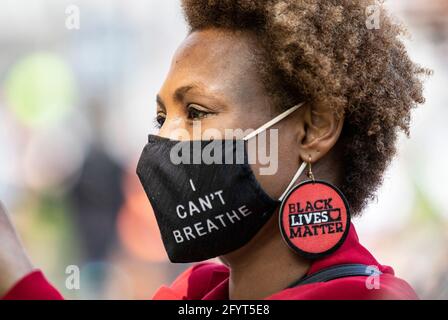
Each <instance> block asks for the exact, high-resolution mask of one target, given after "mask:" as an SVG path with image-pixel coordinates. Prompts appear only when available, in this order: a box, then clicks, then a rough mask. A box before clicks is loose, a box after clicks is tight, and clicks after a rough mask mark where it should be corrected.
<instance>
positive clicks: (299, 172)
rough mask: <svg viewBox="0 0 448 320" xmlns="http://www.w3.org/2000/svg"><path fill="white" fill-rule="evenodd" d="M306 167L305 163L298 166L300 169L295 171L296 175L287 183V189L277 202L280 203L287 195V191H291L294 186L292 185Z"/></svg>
mask: <svg viewBox="0 0 448 320" xmlns="http://www.w3.org/2000/svg"><path fill="white" fill-rule="evenodd" d="M306 166H307V163H306V162H305V161H304V162H302V164H301V165H300V167H299V169H298V170H297V172H296V174H295V175H294V177H293V178H292V180H291V182H290V183H289V185H288V187H287V188H286V190H285V191H284V192H283V194H282V195H281V196H280V198H278V200H279V201H280V202H281V201H283V199H284V198H285V196H286V194H287V193H288V191H289V189H291V188H292V186H293V185H294V183H295V182H296V181H297V179H299V177H300V175H301V174H302V173H303V171H304V170H305V168H306Z"/></svg>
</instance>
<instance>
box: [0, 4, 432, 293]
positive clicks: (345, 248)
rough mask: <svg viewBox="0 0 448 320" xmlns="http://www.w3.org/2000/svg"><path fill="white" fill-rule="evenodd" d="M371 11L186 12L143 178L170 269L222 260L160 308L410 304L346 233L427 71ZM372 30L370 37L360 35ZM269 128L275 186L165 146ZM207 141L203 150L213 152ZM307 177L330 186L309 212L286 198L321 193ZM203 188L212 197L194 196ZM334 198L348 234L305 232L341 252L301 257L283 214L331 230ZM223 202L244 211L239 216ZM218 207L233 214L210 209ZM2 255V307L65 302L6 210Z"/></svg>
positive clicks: (224, 7) (330, 7)
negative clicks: (182, 156) (175, 304)
mask: <svg viewBox="0 0 448 320" xmlns="http://www.w3.org/2000/svg"><path fill="white" fill-rule="evenodd" d="M372 5H374V1H370V0H359V1H350V0H335V1H317V0H316V1H293V0H267V1H251V0H233V1H231V0H224V1H211V0H184V1H183V8H184V11H185V15H186V18H187V21H188V24H189V26H190V28H191V31H190V33H189V35H188V37H187V38H186V39H185V41H184V42H183V43H182V44H181V46H180V47H179V49H178V50H177V52H176V54H175V56H174V58H173V62H172V65H171V69H170V71H169V73H168V76H167V78H166V80H165V82H164V84H163V86H162V88H161V90H160V92H159V95H158V97H157V118H156V120H157V123H158V126H159V128H160V130H159V134H158V137H157V136H150V139H149V142H148V145H147V147H146V148H145V150H144V152H143V154H142V158H141V160H140V163H139V167H138V174H139V177H140V179H141V182H142V184H143V186H144V188H145V191H146V192H147V194H148V197H149V199H150V201H151V204H152V206H153V208H154V211H155V214H156V216H157V219H158V222H159V227H160V229H161V233H162V237H163V240H164V244H165V247H166V249H167V252H168V255H169V257H170V259H171V260H172V261H173V262H192V261H202V260H206V259H208V258H212V257H216V256H219V258H220V260H221V261H222V262H223V263H222V264H215V263H200V264H197V265H195V266H193V267H191V268H190V269H188V270H187V271H185V272H184V273H183V274H182V275H180V276H179V278H178V279H177V280H176V281H175V282H174V283H173V284H171V285H170V286H163V287H162V288H160V290H159V291H158V292H157V293H156V295H155V296H154V298H155V299H204V300H207V299H416V298H417V296H416V294H415V292H414V291H413V289H412V288H411V287H410V286H409V285H408V284H407V283H406V282H405V281H404V280H401V279H399V278H397V277H395V276H394V272H393V269H392V268H391V267H388V266H384V265H381V264H380V263H378V262H377V261H376V260H375V258H374V257H373V256H372V255H371V254H370V253H369V252H368V251H367V250H366V249H365V248H364V247H363V246H362V245H361V244H360V243H359V242H358V237H357V235H356V231H355V229H354V226H353V225H352V224H350V220H349V218H350V215H351V216H357V215H359V214H361V212H362V210H363V208H364V207H365V205H366V203H367V202H368V200H369V199H372V198H373V197H374V193H375V191H376V189H377V188H378V186H379V184H380V182H381V180H382V177H383V174H384V171H385V169H386V167H387V165H388V164H389V163H390V162H391V159H392V157H393V156H394V154H395V151H396V140H397V134H398V132H399V131H400V130H401V131H404V132H405V133H406V134H408V132H409V121H410V112H411V109H412V108H414V107H416V106H417V105H418V104H422V103H423V102H424V98H423V96H422V83H421V80H420V76H421V75H424V74H426V73H428V71H427V70H425V69H423V68H420V67H419V66H417V65H415V64H414V63H413V62H412V61H411V60H410V59H409V57H408V54H407V52H406V50H405V48H404V46H403V44H402V42H401V41H400V39H399V37H400V35H401V33H402V31H403V30H402V29H401V27H399V26H398V25H396V24H394V23H393V22H392V21H391V19H390V18H389V17H388V16H387V13H386V12H385V11H384V10H383V9H382V8H379V7H376V6H374V7H372ZM369 12H375V13H376V14H375V15H372V16H368V14H369ZM375 18H377V19H379V21H376V22H378V23H379V28H375V27H372V26H374V24H370V23H371V20H369V19H375ZM374 22H375V21H374ZM279 114H280V115H281V116H280V117H277V116H278V115H279ZM272 119H274V120H275V121H273V122H272V121H271V120H272ZM266 123H268V124H269V126H265V127H262V130H259V131H257V133H258V134H259V133H260V132H265V131H266V132H267V131H269V132H271V131H272V130H273V129H276V130H277V133H278V139H277V141H278V143H276V141H275V140H272V139H274V138H273V137H275V136H272V135H270V136H269V142H268V148H270V147H271V146H272V145H274V144H275V146H276V148H278V152H276V155H277V156H278V170H274V173H271V174H261V172H262V170H260V169H261V167H262V163H260V161H256V162H254V163H252V164H251V166H250V169H248V167H247V163H246V162H247V159H246V155H245V157H244V158H245V159H246V160H245V163H244V164H243V165H242V166H239V167H238V166H235V165H233V166H227V165H226V166H218V165H202V164H196V165H193V166H192V165H190V166H188V165H185V164H179V163H177V164H173V163H172V162H173V161H172V160H173V159H172V158H171V159H170V158H168V157H169V154H170V153H169V150H172V149H173V147H174V145H175V143H174V142H175V141H174V139H168V138H173V136H174V137H179V136H181V138H179V139H178V140H181V141H184V142H187V144H188V143H189V141H190V140H195V138H193V139H192V138H191V136H192V135H193V131H194V130H195V128H196V126H197V125H198V124H200V133H204V132H206V131H208V130H211V129H213V130H214V132H215V133H216V132H218V133H223V132H224V131H225V130H226V129H241V130H243V131H245V130H247V129H252V128H259V127H260V126H262V125H263V124H266ZM267 127H269V128H267ZM179 132H182V134H181V135H179ZM187 136H189V137H190V138H188V137H187ZM243 136H244V135H242V134H239V135H237V138H238V139H240V138H242V137H243ZM254 136H255V134H252V135H251V136H250V138H251V139H254ZM246 138H248V137H247V136H246ZM255 139H258V138H255ZM201 140H203V141H202V142H205V143H202V144H201V145H200V147H199V148H200V150H201V151H204V149H205V148H207V145H208V144H209V142H210V141H211V140H210V139H207V138H204V137H203V136H202V138H201ZM246 140H247V141H249V140H250V139H246ZM234 141H235V140H234ZM176 145H177V144H176ZM232 148H233V149H231V151H232V152H235V148H234V146H232ZM228 150H229V149H224V150H223V151H225V152H227V151H228ZM270 150H272V149H270ZM187 152H188V151H187ZM171 155H172V154H171ZM233 155H234V154H232V156H233ZM170 161H171V163H170ZM311 164H312V166H311ZM305 168H308V170H307V171H308V176H307V175H306V174H303V173H302V172H303V171H304V169H305ZM243 176H244V178H242V177H243ZM191 177H194V178H191ZM315 178H316V180H314V179H315ZM232 179H233V180H232ZM238 179H240V180H238ZM317 179H319V181H320V180H321V181H325V185H327V186H329V190H330V191H329V192H332V195H333V196H332V197H327V198H326V199H319V200H316V199H314V200H315V201H314V202H312V201H306V205H307V207H306V208H304V207H301V205H302V204H301V203H300V202H294V203H292V202H291V201H290V200H291V199H292V198H291V197H292V196H300V195H301V193H300V192H298V190H302V191H303V189H301V188H303V187H304V185H303V184H302V182H303V181H304V180H310V181H311V182H312V183H311V184H307V185H308V186H315V185H314V183H315V182H316V183H317V185H319V186H320V188H321V189H319V191H318V192H317V193H319V192H321V191H322V190H323V189H322V188H323V185H324V184H319V182H318V180H317ZM235 181H241V182H238V183H236V182H235ZM214 187H216V188H215V189H212V188H214ZM223 190H224V191H223ZM229 190H233V193H230V195H229V194H228V192H227V191H229ZM285 190H286V191H285ZM316 190H317V189H316ZM339 190H341V191H339ZM199 191H200V192H199ZM205 191H207V192H210V193H209V195H210V198H205V197H203V198H200V197H202V196H203V195H204V194H205ZM195 192H196V193H195ZM219 192H223V193H219ZM322 192H323V191H322ZM195 194H196V196H194V195H195ZM197 194H199V198H198V196H197ZM222 194H226V196H227V198H221V196H222ZM302 194H303V193H302ZM344 195H345V196H344ZM193 197H195V199H194V200H192V198H193ZM212 198H213V199H214V200H213V201H215V202H214V203H213V202H212V200H210V199H212ZM333 198H338V199H339V200H340V208H336V209H337V210H339V211H338V212H339V216H336V218H334V219H340V218H341V212H342V213H343V214H342V217H343V224H335V228H333V227H331V228H330V227H329V228H327V229H325V230H324V229H319V230H320V231H319V230H318V231H316V229H314V232H315V233H314V234H311V231H309V230H308V232H310V235H318V236H319V237H325V236H327V235H328V234H330V233H332V234H333V233H335V234H337V233H338V232H339V231H340V234H339V235H338V236H337V241H335V242H334V243H332V244H331V245H329V246H328V247H326V248H324V249H321V248H320V247H321V245H322V244H324V245H325V244H326V243H327V242H328V241H327V240H328V239H326V240H325V238H321V239H324V240H323V241H320V242H319V240H310V241H309V243H306V245H309V246H307V247H306V246H305V245H304V246H302V247H301V245H303V242H300V241H299V242H297V243H294V241H293V240H291V239H292V238H294V237H297V238H300V237H302V236H303V237H304V236H305V234H300V235H299V232H298V229H296V231H295V233H294V232H292V233H287V232H288V228H285V225H282V223H283V222H284V221H286V220H284V221H283V220H282V214H283V213H284V212H286V211H285V210H286V209H285V208H286V207H288V208H289V210H290V211H289V215H288V217H289V219H292V220H290V223H291V224H290V225H289V227H291V226H292V225H293V223H297V224H300V225H302V224H307V223H311V224H314V226H316V225H317V224H319V223H321V222H323V221H328V218H329V217H330V216H331V217H333V216H332V213H331V212H332V210H333V211H334V210H336V209H335V208H334V203H332V201H336V200H333ZM229 199H230V203H231V204H237V203H240V202H241V203H243V202H244V203H248V206H244V205H243V206H240V207H239V209H240V211H238V212H235V211H233V210H231V209H232V208H230V207H229ZM277 199H281V200H282V205H281V206H280V207H279V202H276V201H274V200H277ZM181 200H185V201H184V202H182V201H181ZM189 200H190V201H189ZM239 201H240V202H239ZM288 201H290V202H288ZM319 201H320V202H319ZM174 202H176V203H175V204H173V203H174ZM187 203H188V206H187ZM201 206H202V209H203V210H201ZM215 206H222V208H224V209H225V210H227V211H226V214H227V216H226V215H220V214H218V213H219V212H221V211H219V210H218V211H219V212H218V211H216V212H215V211H213V210H214V209H215ZM308 206H310V207H311V209H309V210H308ZM321 209H322V210H321ZM171 210H172V212H171ZM291 210H293V211H294V210H296V211H297V214H295V213H292V211H291ZM341 210H342V211H341ZM201 211H203V213H204V212H205V213H207V214H208V215H207V217H211V216H213V217H214V218H219V217H221V220H220V222H218V220H217V219H215V220H213V221H211V220H210V219H207V220H201V219H203V216H204V215H202V216H201ZM229 212H230V213H231V215H229ZM303 212H305V214H303ZM169 213H172V215H171V216H170V215H169ZM307 213H309V214H310V215H307ZM327 213H329V215H327ZM232 214H233V215H232ZM344 214H345V215H344ZM238 215H239V216H238ZM246 215H247V216H249V217H250V218H247V219H244V217H246ZM279 216H280V219H279ZM291 216H294V217H293V218H291ZM344 217H345V218H344ZM296 218H297V219H299V218H300V219H304V220H303V221H305V222H303V221H302V220H300V222H297V221H298V220H297V221H295V220H294V219H296ZM308 218H309V219H314V220H313V222H309V221H306V220H307V219H308ZM188 219H193V220H192V222H191V221H190V220H188ZM194 219H198V220H194ZM223 219H227V220H223ZM324 219H327V220H324ZM331 219H333V218H331ZM344 219H345V220H344ZM293 220H294V221H293ZM198 221H199V222H198ZM234 221H237V223H234ZM239 221H245V222H244V223H241V224H238V223H239ZM310 221H311V220H310ZM340 221H342V220H340ZM279 223H280V225H281V226H280V228H279ZM239 225H241V227H239ZM227 226H231V228H227ZM339 227H340V228H339ZM291 230H292V229H291ZM310 230H311V229H310ZM319 232H321V233H320V234H318V233H319ZM285 234H286V235H287V236H285ZM319 237H315V238H316V239H319ZM302 239H304V238H302ZM308 239H314V238H313V237H308ZM316 241H317V242H316ZM0 242H1V243H2V251H1V253H0V271H1V272H0V294H6V296H5V297H6V298H9V299H15V298H18V299H21V298H50V299H58V298H60V295H59V294H58V293H57V291H56V290H55V289H54V288H53V287H52V286H51V285H49V284H48V282H47V281H46V280H45V278H44V277H43V275H42V273H41V272H40V271H33V266H32V265H31V263H30V262H29V260H28V259H27V258H26V255H25V254H24V253H23V250H22V247H21V245H20V243H19V241H18V240H17V237H16V236H15V234H14V232H13V229H12V226H11V225H10V223H9V222H8V221H7V219H6V218H5V214H4V213H2V219H1V221H0ZM5 243H6V246H5ZM316 243H317V244H316ZM305 247H306V248H307V249H304V248H305ZM291 248H292V249H293V250H291ZM314 249H315V250H316V251H313V250H314ZM369 270H370V271H369ZM322 277H323V278H322Z"/></svg>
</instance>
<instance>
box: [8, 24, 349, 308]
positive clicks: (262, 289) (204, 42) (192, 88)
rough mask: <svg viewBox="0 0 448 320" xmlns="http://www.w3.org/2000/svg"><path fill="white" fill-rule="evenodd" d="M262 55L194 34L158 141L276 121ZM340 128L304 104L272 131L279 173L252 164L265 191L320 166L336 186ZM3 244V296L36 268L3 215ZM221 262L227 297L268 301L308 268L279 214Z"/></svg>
mask: <svg viewBox="0 0 448 320" xmlns="http://www.w3.org/2000/svg"><path fill="white" fill-rule="evenodd" d="M257 49H258V47H257V42H256V39H255V37H254V35H252V34H251V33H250V32H232V31H228V30H221V29H208V30H202V31H196V32H193V33H192V34H190V35H189V36H188V37H187V38H186V39H185V41H184V42H183V43H182V44H181V46H180V47H179V49H178V50H177V52H176V54H175V56H174V58H173V62H172V65H171V68H170V70H169V72H168V75H167V78H166V80H165V82H164V83H163V86H162V88H161V89H160V92H159V94H158V99H157V122H158V123H159V126H160V131H159V135H160V136H164V137H171V138H173V136H172V135H173V133H174V132H177V131H178V130H180V129H181V130H184V132H186V133H189V134H190V136H191V135H192V131H193V126H194V124H195V123H196V124H197V123H198V122H200V123H201V129H202V130H207V129H211V128H213V129H216V130H217V131H219V132H224V130H225V129H230V128H232V129H242V130H246V129H256V128H258V127H259V126H261V125H262V124H264V123H266V122H268V121H269V120H271V119H272V118H273V117H275V116H276V115H277V114H278V113H279V111H278V110H275V108H274V107H273V101H272V99H271V98H270V96H269V94H268V93H267V92H266V90H265V88H264V86H263V84H262V82H261V78H260V76H259V74H258V72H257V67H256V64H255V63H254V61H253V60H254V59H255V56H254V54H253V53H254V52H256V50H257ZM286 107H291V106H286ZM342 126H343V118H340V117H339V118H338V117H336V116H335V115H334V113H333V112H331V111H330V110H329V109H328V107H327V106H326V105H325V103H324V102H321V103H319V104H317V103H313V104H310V103H306V104H304V105H303V106H302V107H301V108H300V109H299V110H297V111H296V112H294V113H293V114H291V115H290V116H289V117H287V118H285V119H284V120H282V121H281V122H280V123H278V124H277V125H275V126H274V127H273V128H276V129H278V137H279V139H278V141H279V144H278V162H279V167H278V168H279V169H278V170H277V172H276V173H275V174H274V175H260V174H259V170H257V169H258V167H259V166H260V165H259V164H254V165H253V171H254V173H255V175H256V178H257V180H258V181H259V183H260V184H261V186H262V187H263V189H264V190H265V191H266V192H267V193H268V194H269V195H270V196H271V197H272V198H274V199H277V198H279V197H280V195H281V194H282V193H283V191H284V190H285V188H286V187H287V185H288V184H289V182H290V180H291V178H292V177H293V175H294V174H295V172H296V171H297V169H298V167H299V166H300V164H301V163H302V162H303V161H306V162H309V161H311V162H312V163H313V164H315V165H313V172H314V175H315V176H316V177H317V178H320V179H324V180H327V181H330V182H332V183H335V184H338V181H339V180H340V175H341V169H340V167H339V164H340V163H341V161H340V156H339V154H338V152H337V150H338V148H337V147H335V146H337V142H338V140H339V137H340V134H341V131H342ZM176 138H178V139H188V138H187V137H185V136H178V137H176ZM305 178H306V177H305V176H302V177H301V178H300V179H299V181H302V180H304V179H305ZM3 238H5V239H3ZM0 243H2V244H4V243H6V244H7V245H6V246H4V245H2V247H1V249H0V295H2V294H4V293H5V292H6V290H7V289H8V288H10V287H11V286H12V285H13V284H14V283H15V282H17V281H18V280H19V279H20V278H21V277H23V276H24V275H26V274H27V273H29V272H30V271H31V270H32V269H33V267H32V265H31V263H30V262H29V259H28V258H27V256H26V254H25V253H24V251H23V248H22V246H21V244H20V241H19V240H18V237H17V235H16V233H15V232H14V230H13V227H12V225H11V224H10V223H9V220H7V219H6V214H5V212H4V211H3V210H1V209H0ZM11 252H14V254H10V253H11ZM220 259H221V260H222V261H223V262H224V263H225V264H226V265H228V266H229V268H230V285H229V298H230V299H263V298H266V297H267V296H269V295H272V294H274V293H276V292H279V291H281V290H282V289H284V288H285V287H287V286H288V285H289V284H290V283H291V282H293V281H294V280H296V279H298V278H300V277H302V276H303V275H304V274H305V273H306V271H307V269H308V268H309V265H310V262H309V261H307V260H305V259H303V258H301V257H300V256H298V255H297V254H296V253H294V252H293V251H292V250H291V249H289V248H288V247H287V245H286V244H285V243H284V241H283V239H282V238H281V235H280V231H279V228H278V224H277V214H274V215H273V217H272V218H271V219H270V220H269V221H268V223H266V225H265V226H264V227H263V228H262V229H261V230H260V231H259V232H258V233H257V235H256V236H255V237H254V238H253V239H252V240H251V241H250V242H249V243H247V244H246V245H245V246H243V247H242V248H240V249H238V250H236V251H234V252H232V253H230V254H227V255H225V256H221V257H220ZM261 279H262V281H261Z"/></svg>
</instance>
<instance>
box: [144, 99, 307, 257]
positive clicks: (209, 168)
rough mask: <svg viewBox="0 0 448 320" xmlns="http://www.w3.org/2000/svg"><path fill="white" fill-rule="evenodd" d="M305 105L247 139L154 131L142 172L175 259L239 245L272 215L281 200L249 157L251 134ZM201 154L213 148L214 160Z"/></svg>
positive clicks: (213, 253)
mask: <svg viewBox="0 0 448 320" xmlns="http://www.w3.org/2000/svg"><path fill="white" fill-rule="evenodd" d="M300 106H301V105H297V106H295V107H293V108H291V109H289V110H287V111H286V112H284V113H282V114H281V115H279V116H278V117H276V118H275V119H273V120H271V121H270V122H269V123H267V124H265V125H264V126H262V127H261V128H259V129H258V130H256V131H254V132H252V133H251V134H250V135H249V136H247V137H246V138H245V139H243V140H211V141H204V140H190V141H176V140H170V139H167V138H162V137H159V136H154V135H150V136H149V138H148V144H147V145H146V146H145V148H144V150H143V152H142V155H141V158H140V161H139V163H138V166H137V174H138V176H139V178H140V181H141V183H142V185H143V187H144V189H145V192H146V194H147V196H148V198H149V200H150V202H151V205H152V207H153V209H154V213H155V215H156V219H157V223H158V225H159V229H160V232H161V235H162V240H163V243H164V246H165V249H166V251H167V253H168V256H169V259H170V260H171V262H196V261H202V260H207V259H210V258H214V257H217V256H220V255H224V254H226V253H229V252H232V251H234V250H236V249H239V248H241V247H242V246H244V245H245V244H246V243H247V242H249V240H250V239H252V238H253V237H254V236H255V234H256V233H257V232H258V231H259V230H260V229H261V228H262V227H263V225H264V224H265V223H266V222H267V221H268V220H269V219H270V218H271V216H272V214H273V213H274V212H275V210H276V209H277V207H278V206H279V203H280V202H279V201H278V200H274V199H272V198H271V197H270V196H269V195H268V194H266V192H264V191H263V189H262V188H261V186H260V184H259V183H258V182H257V180H256V178H255V175H254V173H253V172H252V169H251V167H250V165H249V163H248V153H247V140H248V139H250V138H252V137H253V136H255V135H256V134H258V133H260V132H261V131H264V130H266V129H267V128H268V127H270V126H272V125H273V124H275V123H276V122H278V121H280V120H281V119H283V118H284V117H286V116H287V115H289V114H290V113H292V112H293V111H295V110H297V109H298V108H299V107H300ZM198 154H199V155H203V154H209V155H211V157H212V158H213V159H214V161H213V162H212V163H206V162H205V161H203V160H202V161H197V160H198V159H197V156H198ZM173 155H174V157H173ZM174 158H175V159H177V160H179V159H182V160H183V161H177V160H176V161H173V159H174ZM199 160H201V159H199ZM178 162H181V163H178ZM189 162H190V163H189ZM226 163H227V164H226ZM303 169H304V166H301V169H299V171H300V170H301V171H303ZM301 171H300V173H301ZM300 173H299V172H298V173H297V174H296V176H295V179H297V178H298V176H299V175H300ZM295 179H293V180H294V181H295ZM294 181H291V183H290V185H289V187H288V188H287V189H289V188H290V187H291V186H292V184H293V182H294ZM286 191H287V190H286ZM286 191H285V193H286ZM285 193H284V194H285ZM284 194H283V195H284Z"/></svg>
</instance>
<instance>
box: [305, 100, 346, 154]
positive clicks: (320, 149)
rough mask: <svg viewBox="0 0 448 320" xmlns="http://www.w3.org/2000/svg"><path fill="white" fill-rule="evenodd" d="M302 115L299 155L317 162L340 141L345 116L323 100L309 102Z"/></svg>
mask: <svg viewBox="0 0 448 320" xmlns="http://www.w3.org/2000/svg"><path fill="white" fill-rule="evenodd" d="M302 115H303V118H302V121H301V123H300V126H301V128H300V130H299V136H298V143H299V156H300V158H301V160H302V161H306V162H309V161H311V162H316V161H318V160H319V159H321V158H322V157H324V156H325V155H326V154H327V153H328V152H329V151H330V150H331V148H333V146H334V145H335V144H336V142H337V141H338V139H339V137H340V135H341V132H342V127H343V125H344V116H343V115H338V114H336V113H335V112H334V110H332V109H331V108H329V107H328V106H327V105H325V103H323V102H321V103H318V102H316V103H307V104H306V105H304V110H303V113H302Z"/></svg>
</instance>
